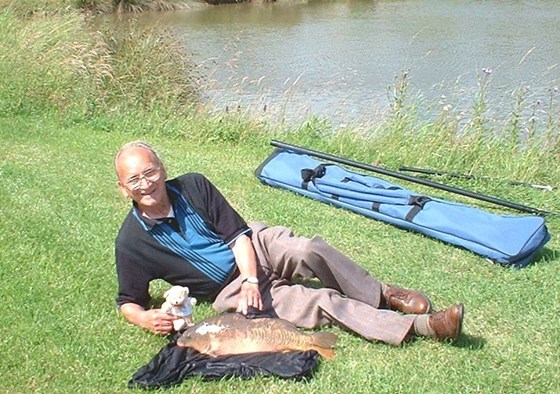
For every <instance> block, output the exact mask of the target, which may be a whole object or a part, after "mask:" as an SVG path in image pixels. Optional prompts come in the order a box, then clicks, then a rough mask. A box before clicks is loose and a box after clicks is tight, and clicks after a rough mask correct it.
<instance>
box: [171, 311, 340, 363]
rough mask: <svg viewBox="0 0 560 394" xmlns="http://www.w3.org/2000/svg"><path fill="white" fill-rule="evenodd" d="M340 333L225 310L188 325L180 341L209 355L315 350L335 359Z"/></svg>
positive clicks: (181, 344)
mask: <svg viewBox="0 0 560 394" xmlns="http://www.w3.org/2000/svg"><path fill="white" fill-rule="evenodd" d="M337 339H338V338H337V336H336V335H335V334H333V333H330V332H317V333H310V334H308V333H305V332H303V331H300V330H299V329H298V328H297V327H296V326H295V325H293V324H292V323H290V322H288V321H286V320H283V319H279V318H270V317H258V318H254V319H250V318H246V317H245V316H244V315H242V314H240V313H224V314H221V315H218V316H214V317H211V318H208V319H205V320H203V321H201V322H200V323H198V324H196V325H194V326H192V327H189V328H188V329H187V330H185V332H184V333H183V334H182V336H181V337H180V338H179V339H178V340H177V344H178V345H179V346H182V347H191V348H193V349H195V350H197V351H198V352H200V353H204V354H208V355H210V356H214V357H216V356H220V355H231V354H244V353H253V352H285V351H306V350H315V351H317V352H318V353H319V354H321V355H322V356H324V357H326V358H333V357H334V351H333V347H334V345H335V343H336V341H337Z"/></svg>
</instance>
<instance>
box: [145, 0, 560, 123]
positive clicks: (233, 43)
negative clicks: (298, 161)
mask: <svg viewBox="0 0 560 394" xmlns="http://www.w3.org/2000/svg"><path fill="white" fill-rule="evenodd" d="M559 20H560V2H558V1H556V0H548V1H544V0H543V1H530V0H528V1H523V2H519V1H513V0H512V1H497V0H496V1H484V2H481V1H474V0H470V1H469V0H464V1H446V2H442V1H439V0H400V1H366V0H359V1H352V0H344V1H342V0H341V1H320V0H310V1H307V2H277V3H264V4H251V3H243V4H230V5H221V6H209V7H201V8H197V9H191V10H186V11H180V12H173V13H164V14H148V15H142V16H141V17H140V22H141V23H147V24H148V23H158V24H160V25H162V26H166V27H170V28H172V29H173V31H174V32H175V33H176V34H177V36H178V37H179V38H180V39H181V40H182V42H183V43H184V45H185V48H186V50H188V51H189V52H191V53H193V56H194V58H195V60H196V62H197V63H198V64H199V65H200V66H201V69H202V70H203V73H204V74H205V76H206V85H205V92H206V97H207V99H208V100H209V101H210V102H212V103H213V104H214V106H215V108H216V110H218V111H221V110H224V109H225V108H226V107H227V108H237V107H238V106H239V107H241V108H244V109H248V110H250V111H252V112H255V113H257V114H259V116H261V115H262V116H268V117H271V118H272V119H276V120H278V119H282V120H286V118H287V119H288V120H295V121H299V120H300V119H302V118H303V117H306V116H309V115H312V114H313V115H317V116H321V117H328V118H330V119H332V120H333V122H335V123H337V122H340V123H347V122H358V123H363V122H368V121H370V120H372V119H376V118H378V117H379V116H382V115H383V113H384V111H386V109H387V106H388V104H389V100H388V98H387V87H388V86H391V85H393V84H394V83H395V77H396V76H399V75H401V73H402V72H403V71H404V70H408V75H409V79H410V91H409V93H410V95H411V96H413V97H414V99H415V100H420V99H425V100H427V101H428V102H430V103H431V104H432V105H433V106H434V107H435V110H441V108H443V107H444V106H447V108H465V109H468V108H470V107H472V102H473V100H474V99H475V97H476V94H477V92H478V91H479V90H480V86H479V85H480V78H481V73H482V69H483V68H484V67H490V68H492V74H491V75H490V76H489V77H488V78H487V80H486V83H487V84H489V89H488V92H487V94H488V95H487V97H488V99H489V101H490V109H489V110H490V111H492V112H493V113H494V114H496V115H498V116H499V115H500V114H508V113H509V112H511V110H512V107H513V105H514V103H515V95H516V90H519V89H525V90H526V92H527V93H526V100H534V101H535V102H536V101H537V100H540V101H541V102H545V101H546V100H549V95H550V89H551V88H553V87H555V86H557V84H558V80H559V77H560V70H559V66H558V62H559V61H560V46H559V45H558V42H560V29H558V21H559Z"/></svg>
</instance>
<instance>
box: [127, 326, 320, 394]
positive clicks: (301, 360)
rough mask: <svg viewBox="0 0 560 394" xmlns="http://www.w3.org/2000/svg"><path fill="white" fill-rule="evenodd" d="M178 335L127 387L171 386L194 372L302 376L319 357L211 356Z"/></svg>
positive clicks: (311, 353)
mask: <svg viewBox="0 0 560 394" xmlns="http://www.w3.org/2000/svg"><path fill="white" fill-rule="evenodd" d="M177 339H179V335H176V336H175V337H174V338H173V339H172V341H171V342H170V343H168V344H167V345H166V346H164V347H163V348H162V349H161V350H160V351H159V353H158V354H156V355H155V356H154V357H153V358H152V360H151V361H150V362H149V363H148V364H146V365H145V366H143V367H142V368H140V369H139V370H138V371H137V372H136V373H135V374H134V375H133V376H132V379H131V380H130V381H129V382H128V387H129V388H136V387H142V388H145V389H155V388H160V387H169V386H174V385H177V384H180V383H181V382H182V381H183V380H184V379H187V378H191V377H194V376H200V377H202V378H203V379H204V380H216V379H221V378H224V377H240V378H245V379H248V378H251V377H254V376H257V375H260V376H277V377H279V378H283V379H294V380H301V379H303V378H309V377H311V375H312V373H313V371H314V369H315V367H316V366H317V363H318V361H319V357H320V356H319V353H317V352H316V351H315V350H308V351H305V352H301V351H294V352H286V353H249V354H238V355H232V356H222V357H210V356H207V355H204V354H201V353H199V352H197V351H196V350H194V349H191V348H184V347H181V346H178V345H177V342H176V341H177Z"/></svg>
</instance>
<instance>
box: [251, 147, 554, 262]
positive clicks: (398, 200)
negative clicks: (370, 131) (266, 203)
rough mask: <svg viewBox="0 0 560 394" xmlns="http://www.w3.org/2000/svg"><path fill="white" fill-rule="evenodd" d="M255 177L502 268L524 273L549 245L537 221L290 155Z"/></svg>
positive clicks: (278, 154)
mask: <svg viewBox="0 0 560 394" xmlns="http://www.w3.org/2000/svg"><path fill="white" fill-rule="evenodd" d="M255 175H256V177H257V178H258V179H259V180H261V182H263V183H264V184H267V185H270V186H274V187H278V188H282V189H287V190H290V191H292V192H295V193H298V194H301V195H304V196H307V197H310V198H313V199H316V200H319V201H322V202H325V203H329V204H332V205H335V206H338V207H342V208H346V209H349V210H352V211H354V212H357V213H360V214H362V215H365V216H368V217H370V218H373V219H377V220H381V221H384V222H387V223H391V224H393V225H395V226H398V227H402V228H405V229H408V230H414V231H418V232H420V233H422V234H425V235H428V236H430V237H433V238H436V239H439V240H442V241H444V242H447V243H450V244H453V245H457V246H460V247H463V248H465V249H468V250H470V251H472V252H474V253H477V254H479V255H482V256H484V257H486V258H488V259H490V260H492V261H494V262H497V263H500V264H502V265H504V266H513V267H516V268H522V267H525V266H526V265H527V264H529V263H530V262H531V261H532V260H533V258H534V256H535V254H536V253H537V252H538V251H539V250H540V249H541V248H542V247H543V246H544V245H545V244H546V243H547V242H548V241H549V240H550V234H549V232H548V230H547V228H546V225H545V221H544V218H542V217H540V216H533V215H498V214H494V213H491V212H487V211H483V210H481V209H477V208H473V207H469V206H466V205H463V204H459V203H454V202H449V201H444V200H441V199H437V198H432V197H428V196H424V195H419V194H417V193H414V192H412V191H410V190H407V189H404V188H402V187H400V186H398V185H396V184H394V183H391V182H388V181H386V180H383V179H380V178H376V177H372V176H369V175H364V174H360V173H358V172H353V171H349V170H347V169H345V168H342V167H340V166H338V165H336V164H332V163H326V162H321V161H319V160H317V159H315V158H313V157H311V156H309V155H306V154H302V153H298V152H294V151H291V150H289V149H282V148H277V149H276V150H275V151H274V152H273V153H272V154H271V155H270V156H269V157H268V158H267V159H266V160H265V161H264V162H263V163H262V164H261V165H260V166H259V167H258V168H257V169H256V170H255Z"/></svg>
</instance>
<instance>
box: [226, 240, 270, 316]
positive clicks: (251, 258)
mask: <svg viewBox="0 0 560 394" xmlns="http://www.w3.org/2000/svg"><path fill="white" fill-rule="evenodd" d="M231 249H232V251H233V255H234V256H235V263H236V264H237V268H239V272H240V273H241V278H243V279H245V278H249V277H256V276H257V258H256V256H255V250H254V249H253V244H252V243H251V239H250V238H249V237H248V236H246V235H245V234H243V235H241V236H239V237H238V238H237V239H236V240H235V242H234V244H233V245H232V247H231ZM249 307H254V308H257V309H258V310H261V309H262V308H263V303H262V298H261V293H260V291H259V285H258V284H254V283H250V282H244V283H243V284H242V285H241V293H240V294H239V301H238V304H237V311H238V312H241V313H243V314H245V315H246V314H247V310H248V308H249Z"/></svg>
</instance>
